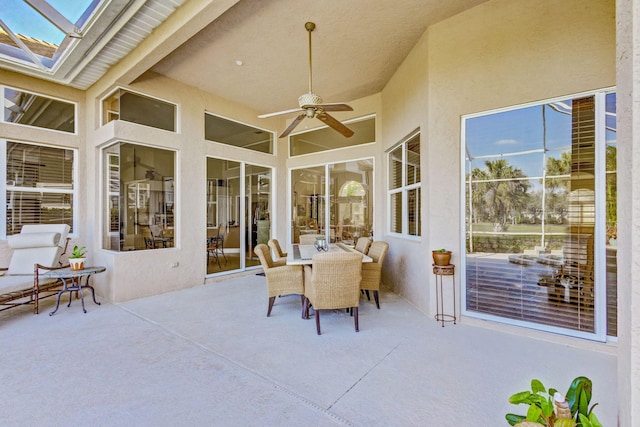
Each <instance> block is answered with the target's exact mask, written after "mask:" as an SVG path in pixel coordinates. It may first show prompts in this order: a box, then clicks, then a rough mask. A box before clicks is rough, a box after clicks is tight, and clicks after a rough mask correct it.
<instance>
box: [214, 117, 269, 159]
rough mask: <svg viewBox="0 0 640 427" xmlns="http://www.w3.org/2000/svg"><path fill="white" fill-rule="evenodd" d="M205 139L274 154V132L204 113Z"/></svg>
mask: <svg viewBox="0 0 640 427" xmlns="http://www.w3.org/2000/svg"><path fill="white" fill-rule="evenodd" d="M204 139H206V140H207V141H213V142H219V143H221V144H227V145H233V146H234V147H240V148H246V149H249V150H254V151H259V152H261V153H269V154H273V132H268V131H265V130H262V129H258V128H255V127H253V126H248V125H245V124H242V123H238V122H235V121H233V120H229V119H225V118H223V117H218V116H214V115H213V114H210V113H204Z"/></svg>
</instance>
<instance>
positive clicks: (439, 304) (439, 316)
mask: <svg viewBox="0 0 640 427" xmlns="http://www.w3.org/2000/svg"><path fill="white" fill-rule="evenodd" d="M455 267H456V266H455V265H453V264H449V265H435V264H433V274H435V275H436V315H435V318H436V321H439V322H442V327H443V328H444V322H453V324H454V325H455V324H456V320H457V317H456V279H455ZM444 276H451V289H452V290H453V314H445V313H444V297H443V293H444V292H443V290H442V279H443V277H444Z"/></svg>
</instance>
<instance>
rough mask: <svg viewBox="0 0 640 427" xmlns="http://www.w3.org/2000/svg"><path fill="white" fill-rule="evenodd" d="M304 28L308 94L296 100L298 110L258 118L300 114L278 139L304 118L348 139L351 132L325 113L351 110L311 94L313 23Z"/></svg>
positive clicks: (349, 107) (351, 109)
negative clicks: (305, 31) (314, 120)
mask: <svg viewBox="0 0 640 427" xmlns="http://www.w3.org/2000/svg"><path fill="white" fill-rule="evenodd" d="M304 28H305V29H306V30H307V32H308V33H309V93H305V94H303V95H301V96H300V97H299V98H298V105H299V108H294V109H292V110H284V111H278V112H276V113H268V114H262V115H260V116H258V117H259V118H261V119H264V118H267V117H273V116H279V115H282V114H290V113H301V114H299V115H298V117H296V118H295V119H294V120H293V121H292V122H291V124H290V125H289V126H288V127H287V128H286V129H285V130H284V131H283V132H282V133H281V134H280V136H279V138H284V137H286V136H287V135H289V134H290V133H291V131H293V129H295V127H296V126H298V124H300V122H301V121H302V120H304V118H305V117H306V118H309V119H313V118H314V117H315V118H317V119H318V120H320V121H322V122H323V123H324V124H326V125H327V126H329V127H331V128H333V129H334V130H336V131H338V132H339V133H341V134H342V135H344V136H345V137H347V138H349V137H350V136H352V135H353V131H352V130H351V129H349V128H348V127H346V126H345V125H344V124H342V123H341V122H340V121H339V120H337V119H336V118H334V117H333V116H331V115H330V114H329V113H327V111H353V108H351V106H349V105H347V104H345V103H334V104H323V103H322V98H320V97H319V96H318V95H316V94H315V93H313V77H312V76H313V75H312V67H311V65H312V62H311V58H312V55H311V53H312V50H311V32H312V31H313V30H315V28H316V24H314V23H313V22H307V23H305V24H304Z"/></svg>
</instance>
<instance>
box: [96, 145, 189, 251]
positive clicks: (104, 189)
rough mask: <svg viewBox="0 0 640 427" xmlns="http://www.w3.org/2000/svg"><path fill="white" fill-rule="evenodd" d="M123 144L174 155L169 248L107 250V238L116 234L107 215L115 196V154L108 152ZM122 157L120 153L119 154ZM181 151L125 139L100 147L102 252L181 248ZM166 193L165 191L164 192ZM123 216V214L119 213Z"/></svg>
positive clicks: (119, 175) (119, 169)
mask: <svg viewBox="0 0 640 427" xmlns="http://www.w3.org/2000/svg"><path fill="white" fill-rule="evenodd" d="M121 144H129V145H136V146H140V147H145V148H151V149H155V150H164V151H169V152H171V153H173V172H174V176H173V195H172V197H173V198H172V202H173V203H172V205H173V244H172V246H168V247H158V248H153V249H149V248H142V249H133V250H131V249H127V250H123V249H121V248H119V249H117V250H116V249H113V248H111V247H109V248H107V247H106V245H107V242H106V238H107V237H108V236H110V235H112V234H113V233H114V231H112V230H111V225H110V224H111V220H110V217H109V215H107V214H106V209H107V207H108V206H109V205H110V198H111V197H112V196H114V195H115V192H112V191H110V187H111V182H112V180H111V175H110V172H111V170H112V168H111V164H110V163H109V161H108V159H109V158H111V157H112V156H114V154H113V153H110V152H107V151H106V150H107V149H109V148H110V147H114V146H115V145H121ZM118 156H120V153H119V154H118ZM179 166H180V150H178V149H176V148H169V147H163V146H158V145H152V144H146V143H142V142H133V141H130V140H125V139H118V140H115V141H113V142H111V143H109V144H106V145H103V146H101V147H100V177H99V186H100V207H101V208H100V215H99V224H100V225H99V227H100V240H101V241H100V248H101V249H102V250H105V251H108V252H110V253H117V254H123V253H136V252H140V251H151V250H160V249H163V250H172V249H175V248H179V247H180V230H179V224H180V198H181V195H180V191H179V188H180V168H179ZM118 172H119V174H118V181H120V177H121V173H122V165H121V164H119V165H118ZM163 191H164V190H163ZM118 197H122V194H121V193H118ZM119 214H120V215H122V212H119Z"/></svg>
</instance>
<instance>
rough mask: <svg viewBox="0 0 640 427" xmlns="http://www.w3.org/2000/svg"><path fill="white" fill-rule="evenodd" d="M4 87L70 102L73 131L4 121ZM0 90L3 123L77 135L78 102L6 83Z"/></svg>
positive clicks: (0, 118) (0, 116)
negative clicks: (0, 93) (0, 94)
mask: <svg viewBox="0 0 640 427" xmlns="http://www.w3.org/2000/svg"><path fill="white" fill-rule="evenodd" d="M5 89H11V90H15V91H18V92H24V93H28V94H31V95H35V96H40V97H43V98H47V99H51V100H54V101H58V102H63V103H65V104H71V105H72V106H73V132H67V131H64V130H59V129H51V128H48V127H44V126H34V125H27V124H24V123H14V122H7V121H5V118H4V108H6V106H5V105H4V103H5V99H6V98H5ZM0 91H1V92H2V109H3V113H2V114H0V123H5V124H8V125H13V126H24V127H27V128H31V129H42V130H45V131H49V132H56V133H60V134H62V135H78V102H76V101H71V100H69V99H64V98H59V97H57V96H51V95H47V94H44V93H39V92H34V91H31V90H26V89H20V88H17V87H13V86H8V85H0Z"/></svg>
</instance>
